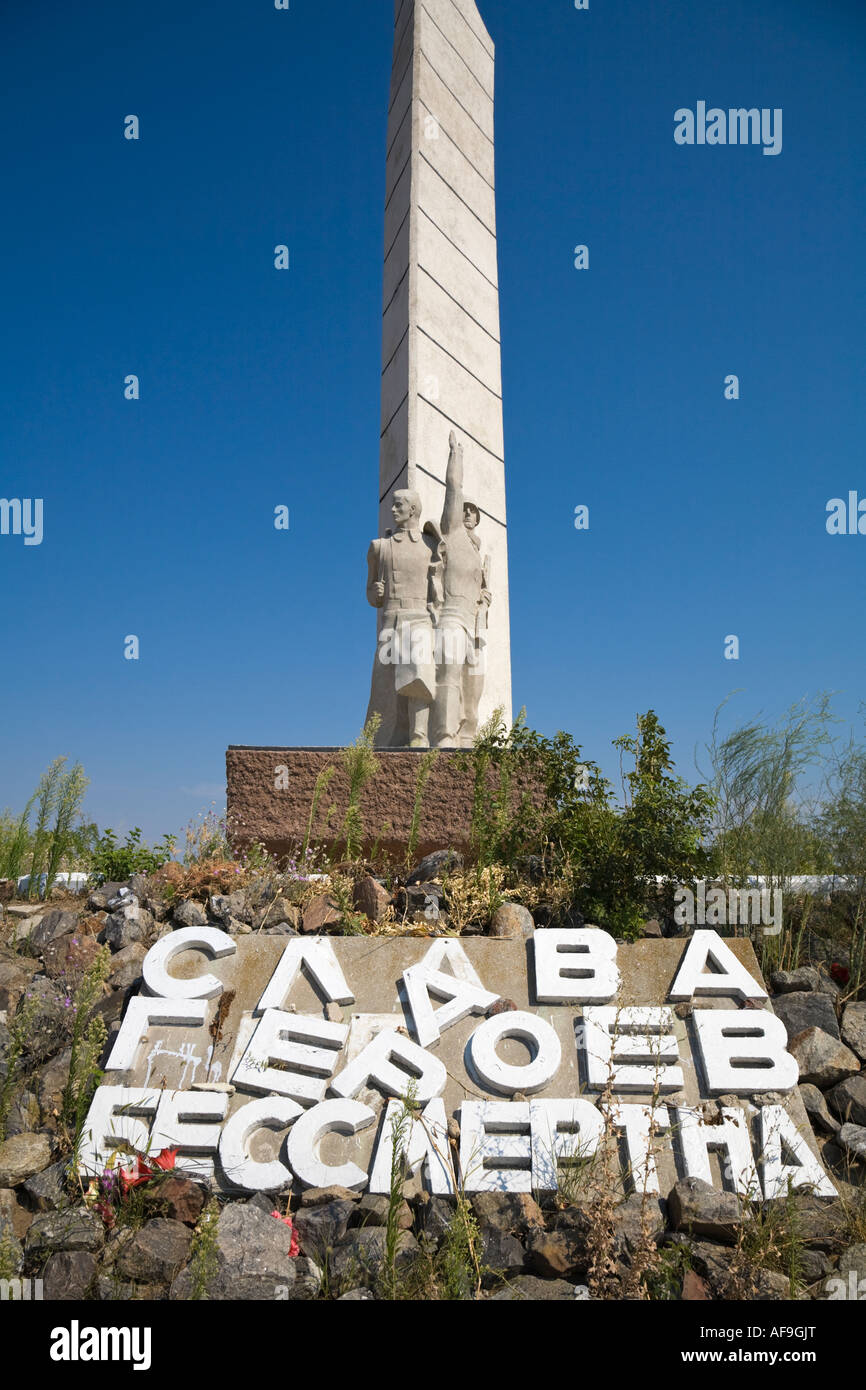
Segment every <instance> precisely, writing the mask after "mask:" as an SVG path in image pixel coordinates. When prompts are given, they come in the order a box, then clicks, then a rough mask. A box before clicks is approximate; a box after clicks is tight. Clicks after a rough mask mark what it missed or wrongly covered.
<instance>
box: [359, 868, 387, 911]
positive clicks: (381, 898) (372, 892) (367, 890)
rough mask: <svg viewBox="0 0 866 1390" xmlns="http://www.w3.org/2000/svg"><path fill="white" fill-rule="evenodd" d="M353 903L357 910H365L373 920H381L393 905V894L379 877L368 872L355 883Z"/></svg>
mask: <svg viewBox="0 0 866 1390" xmlns="http://www.w3.org/2000/svg"><path fill="white" fill-rule="evenodd" d="M353 903H354V907H355V911H356V912H363V914H364V916H365V917H369V919H370V921H371V922H381V920H382V918H383V917H384V916H385V913H386V912H387V911H388V908H389V907H390V906H391V894H390V893H389V892H388V889H387V888H386V887H385V886H384V884H382V883H380V882H379V880H378V879H377V878H373V876H372V875H371V874H367V876H366V877H365V878H362V879H360V880H359V882H358V883H356V884H355V889H354V894H353Z"/></svg>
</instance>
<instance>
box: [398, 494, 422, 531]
mask: <svg viewBox="0 0 866 1390" xmlns="http://www.w3.org/2000/svg"><path fill="white" fill-rule="evenodd" d="M391 515H392V517H393V518H394V525H395V526H396V527H397V530H398V531H401V530H406V528H407V527H410V526H417V525H418V524H419V523H420V521H421V498H420V496H419V495H418V493H417V492H415V490H414V489H413V488H398V489H397V491H396V492H395V493H394V500H393V502H392V503H391Z"/></svg>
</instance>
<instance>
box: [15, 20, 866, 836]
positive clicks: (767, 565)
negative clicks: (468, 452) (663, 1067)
mask: <svg viewBox="0 0 866 1390" xmlns="http://www.w3.org/2000/svg"><path fill="white" fill-rule="evenodd" d="M480 9H481V12H482V14H483V16H484V19H485V21H486V23H487V26H488V28H489V30H490V32H491V35H492V37H493V39H494V41H495V42H496V45H497V185H498V223H499V255H500V287H501V314H502V342H503V376H504V401H505V432H506V434H505V437H506V479H507V487H508V506H509V514H510V533H511V534H510V583H511V594H512V658H513V673H514V694H515V708H516V709H517V708H519V707H520V706H521V705H525V706H526V709H527V714H528V719H529V722H530V724H532V725H533V726H534V727H536V728H539V729H541V730H542V731H544V732H547V733H553V732H555V731H556V730H557V729H558V728H565V729H568V730H569V731H570V732H571V733H572V734H573V735H574V736H575V738H576V739H577V740H578V742H580V743H581V744H582V746H583V748H584V751H585V753H586V754H587V756H589V757H592V758H595V759H596V760H597V761H600V762H601V763H602V765H603V766H604V767H605V768H606V769H607V770H608V771H609V773H610V774H613V772H614V770H615V759H614V756H613V755H612V754H611V752H610V741H611V740H612V739H613V738H614V737H616V736H617V735H618V734H620V733H623V732H627V731H629V730H630V729H631V727H632V725H633V722H634V717H635V714H636V713H637V712H638V711H639V710H644V709H647V708H649V707H653V708H655V709H656V711H657V712H658V714H659V716H660V718H661V719H662V722H663V723H664V724H665V725H666V727H667V729H668V732H669V734H670V735H671V736H672V737H673V739H674V743H675V749H676V752H677V755H678V758H679V762H680V764H681V766H682V769H683V771H684V772H686V773H687V774H688V773H693V771H694V766H693V753H694V749H695V747H696V745H699V744H702V743H703V742H704V741H705V739H706V738H707V736H708V734H709V730H710V727H711V724H712V719H713V712H714V710H715V708H716V707H717V706H718V705H719V704H720V702H721V701H722V700H723V699H724V698H725V696H726V695H727V694H728V693H729V692H730V691H732V690H734V689H740V690H742V693H741V694H740V695H738V696H737V699H736V702H735V703H734V705H733V709H734V711H735V712H737V713H739V714H741V715H742V717H743V718H745V717H748V716H752V715H754V714H756V713H758V712H759V711H762V710H763V711H765V712H766V713H767V714H771V715H776V714H778V713H781V711H783V710H784V709H785V708H786V707H787V706H788V705H790V704H791V703H793V702H794V701H795V700H798V699H800V698H801V697H803V696H805V695H809V694H813V693H815V692H816V691H818V690H833V691H837V692H838V695H837V699H836V704H837V709H838V711H839V712H840V713H841V714H843V715H846V716H848V717H852V718H853V717H854V716H855V714H856V711H857V708H858V706H859V704H860V701H861V700H862V699H863V698H864V696H866V680H864V666H866V663H864V643H863V637H862V631H863V616H862V615H863V593H864V571H866V536H855V537H830V536H828V534H827V532H826V529H825V508H826V504H827V502H828V500H829V499H830V498H832V497H837V496H843V497H844V496H847V494H848V492H849V490H852V489H854V490H857V489H859V494H860V496H861V497H866V467H864V462H863V441H864V438H866V419H864V415H866V405H864V400H866V392H864V370H863V368H864V350H863V343H864V340H866V333H864V303H866V299H864V289H866V263H864V260H863V257H862V247H863V232H864V205H866V191H864V178H863V142H862V132H863V130H864V128H866V84H864V82H863V74H864V56H866V13H864V11H863V9H862V6H861V4H860V3H859V0H850V3H849V0H821V3H820V4H818V3H814V4H810V3H806V0H729V3H727V4H726V5H724V6H708V5H707V4H706V0H678V3H677V4H676V5H672V4H671V5H665V6H659V5H656V4H648V3H639V0H619V2H618V3H617V4H612V3H610V2H609V0H591V7H590V9H589V10H588V11H576V10H575V9H574V7H573V5H572V4H571V3H570V0H533V4H532V5H527V4H526V3H525V0H481V4H480ZM660 11H664V13H660ZM392 21H393V6H392V4H391V0H333V3H331V4H328V5H323V4H322V3H321V0H318V3H314V0H292V3H291V9H290V10H289V11H288V12H285V11H276V10H275V9H274V8H273V5H272V4H271V3H270V0H244V3H239V0H208V2H207V3H205V0H184V3H183V4H182V5H178V4H177V3H176V0H173V2H172V3H169V0H146V3H145V4H143V5H140V6H122V5H117V4H109V3H108V2H107V0H91V2H90V3H89V4H88V5H87V6H85V7H83V9H82V7H79V6H70V5H68V4H63V3H61V0H48V3H42V4H39V5H33V4H32V3H25V0H5V2H4V5H3V8H2V16H0V34H2V45H0V49H2V58H0V73H2V81H0V127H2V130H3V132H4V140H3V156H2V164H3V194H4V216H3V218H2V220H0V294H2V304H3V318H4V321H5V330H6V331H5V332H4V334H3V341H2V345H0V382H2V386H0V400H2V410H0V496H3V497H6V498H16V497H17V498H36V497H41V498H43V499H44V539H43V542H42V544H41V545H40V546H31V547H25V546H24V545H23V540H22V538H21V537H15V536H0V592H2V595H3V602H2V604H0V651H2V652H3V656H4V661H3V665H4V673H3V678H2V691H3V696H2V708H3V717H2V720H0V807H2V806H3V805H7V804H8V805H11V806H13V807H19V808H20V807H21V805H22V804H23V802H24V801H25V799H26V797H27V796H28V794H29V792H30V791H31V790H32V787H33V786H34V785H35V783H36V781H37V780H38V777H39V775H40V773H41V771H42V770H43V768H44V767H45V766H46V765H47V764H48V763H49V761H50V760H51V759H52V758H53V757H56V756H57V755H58V754H68V755H69V756H70V757H71V758H72V759H79V760H80V761H81V762H82V763H83V764H84V767H85V770H86V772H87V774H88V775H89V777H90V779H91V786H90V789H89V793H88V800H87V808H86V809H87V812H88V815H89V817H91V818H93V819H96V820H98V822H99V823H100V825H101V826H105V825H112V826H114V827H116V828H118V829H126V828H128V827H130V826H132V825H136V824H137V825H140V826H142V828H143V829H144V831H145V834H146V835H147V836H148V837H150V838H154V837H156V836H157V835H159V834H161V833H162V832H163V831H165V830H175V829H177V828H178V827H180V826H181V825H183V824H184V823H185V822H186V821H187V820H189V819H190V817H192V816H193V815H195V814H196V813H197V812H198V811H199V810H200V809H201V808H202V807H203V806H206V805H208V804H209V803H210V802H211V801H214V800H216V801H217V802H218V803H219V805H220V806H221V805H222V803H223V799H224V795H223V787H224V753H225V748H226V746H227V745H228V744H230V743H247V744H271V743H276V744H285V745H295V744H298V745H306V744H340V743H344V742H346V741H349V740H351V739H353V738H354V737H355V736H356V735H357V733H358V730H359V727H360V724H361V722H362V720H363V717H364V712H365V709H366V703H367V694H368V680H369V672H370V665H371V659H372V652H373V646H372V644H373V641H374V624H375V620H374V618H373V615H372V614H371V611H370V609H369V607H368V605H367V603H366V600H365V597H364V583H365V555H366V550H367V546H368V543H369V540H370V537H371V536H372V535H373V534H374V533H375V529H376V502H377V497H376V494H377V478H378V421H379V395H378V387H379V372H380V360H379V359H380V315H381V303H380V296H381V259H382V235H383V208H382V203H383V191H384V176H385V175H384V150H385V122H386V108H387V94H388V82H389V72H390V59H391V38H392ZM699 100H706V101H707V102H708V104H709V105H711V106H713V105H717V106H719V107H722V108H728V107H731V106H757V107H770V108H777V107H779V108H782V110H783V112H784V125H783V130H784V144H783V150H782V153H781V154H780V155H779V156H778V157H776V158H770V157H765V156H763V155H762V153H761V151H760V149H758V148H752V147H747V148H741V147H718V148H712V147H707V146H705V147H697V146H695V147H682V146H678V145H677V144H676V143H675V142H674V138H673V132H674V112H675V111H676V110H677V109H678V108H680V107H691V108H692V109H694V107H695V105H696V103H697V102H698V101H699ZM130 113H134V114H137V115H138V116H139V117H140V120H141V138H140V140H139V141H137V142H130V141H126V140H125V139H124V138H123V120H124V117H125V116H126V115H128V114H130ZM278 243H286V244H288V246H289V247H290V250H291V269H290V270H289V271H287V272H284V273H281V272H278V271H276V270H275V269H274V265H273V248H274V246H275V245H277V244H278ZM579 243H581V244H587V245H588V246H589V248H590V268H589V270H588V271H580V272H579V271H577V270H575V269H574V265H573V260H574V255H573V248H574V247H575V245H577V244H579ZM128 373H136V374H138V375H139V377H140V379H141V399H140V400H139V401H135V402H132V401H126V400H125V399H124V395H123V382H124V378H125V377H126V375H127V374H128ZM729 373H736V374H737V375H738V376H739V378H740V384H741V386H740V389H741V398H740V399H739V400H738V401H726V400H725V399H724V381H725V377H726V376H727V375H728V374H729ZM581 503H582V504H586V505H588V506H589V507H590V529H589V530H588V531H587V532H580V533H579V532H577V531H576V530H575V529H574V525H573V517H574V509H575V506H577V505H578V504H581ZM279 504H284V505H286V506H288V507H289V509H290V513H291V529H290V530H289V531H288V532H277V531H276V530H275V529H274V527H273V511H274V507H275V506H277V505H279ZM128 634H135V635H137V636H138V638H139V639H140V644H141V656H140V660H138V661H127V660H125V659H124V655H123V651H124V638H125V637H126V636H127V635H128ZM728 634H736V635H738V636H739V638H740V643H741V657H740V660H739V661H726V660H724V657H723V647H724V639H725V637H726V636H727V635H728Z"/></svg>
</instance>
